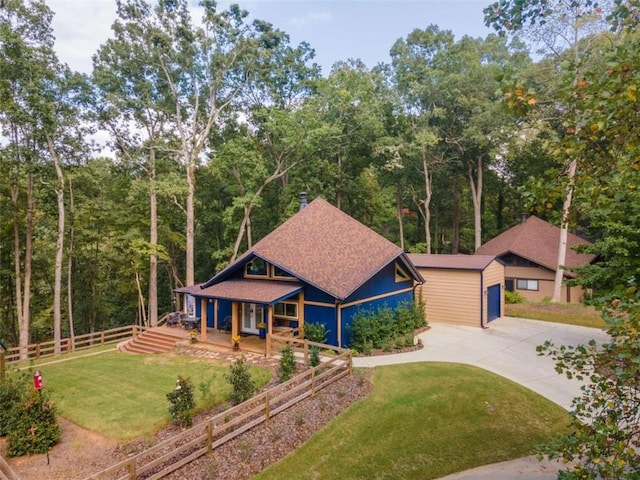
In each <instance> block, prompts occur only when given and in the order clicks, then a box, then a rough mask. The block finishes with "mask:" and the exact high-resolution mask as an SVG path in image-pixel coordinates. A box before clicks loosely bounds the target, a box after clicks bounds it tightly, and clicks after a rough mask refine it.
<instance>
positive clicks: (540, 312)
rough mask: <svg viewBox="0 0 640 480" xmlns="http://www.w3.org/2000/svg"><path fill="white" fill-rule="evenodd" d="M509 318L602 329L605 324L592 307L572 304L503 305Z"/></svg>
mask: <svg viewBox="0 0 640 480" xmlns="http://www.w3.org/2000/svg"><path fill="white" fill-rule="evenodd" d="M505 313H506V315H507V316H509V317H519V318H530V319H532V320H544V321H546V322H555V323H567V324H569V325H581V326H583V327H593V328H604V327H606V326H607V325H606V323H604V320H602V316H601V315H600V313H599V312H598V311H597V310H596V309H595V308H593V307H587V306H585V305H581V304H572V303H514V304H507V305H505Z"/></svg>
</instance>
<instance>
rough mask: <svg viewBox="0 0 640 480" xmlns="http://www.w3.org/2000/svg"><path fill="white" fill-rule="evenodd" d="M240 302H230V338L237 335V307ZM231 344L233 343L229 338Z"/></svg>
mask: <svg viewBox="0 0 640 480" xmlns="http://www.w3.org/2000/svg"><path fill="white" fill-rule="evenodd" d="M239 306H240V304H239V303H238V302H233V303H232V304H231V338H233V337H237V336H238V307H239ZM231 344H232V345H233V340H231Z"/></svg>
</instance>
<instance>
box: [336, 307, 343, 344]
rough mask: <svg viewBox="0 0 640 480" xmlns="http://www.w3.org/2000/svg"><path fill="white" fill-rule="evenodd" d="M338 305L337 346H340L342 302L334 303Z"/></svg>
mask: <svg viewBox="0 0 640 480" xmlns="http://www.w3.org/2000/svg"><path fill="white" fill-rule="evenodd" d="M336 307H338V314H337V317H338V325H337V328H338V346H339V347H341V348H342V304H340V303H339V304H338V305H336Z"/></svg>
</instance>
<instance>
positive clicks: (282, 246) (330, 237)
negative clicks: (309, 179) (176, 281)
mask: <svg viewBox="0 0 640 480" xmlns="http://www.w3.org/2000/svg"><path fill="white" fill-rule="evenodd" d="M252 255H256V256H258V257H260V258H262V259H264V260H265V261H267V262H269V263H271V264H273V265H276V266H277V267H279V268H281V269H283V270H285V271H287V272H289V273H291V274H292V275H294V276H295V277H297V278H299V279H300V280H302V281H304V282H306V283H309V284H311V285H313V286H315V287H317V288H319V289H320V290H322V291H324V292H326V293H328V294H330V295H332V296H334V297H335V298H338V299H345V298H347V297H348V296H349V295H351V294H352V293H353V292H354V291H355V290H356V289H357V288H359V287H360V286H362V285H363V284H364V283H365V282H366V281H367V280H369V279H370V278H371V277H372V276H374V275H375V274H376V273H378V272H379V271H380V270H381V269H382V268H384V267H385V266H386V265H388V264H389V263H390V262H391V261H393V260H394V259H396V258H398V257H402V262H403V264H404V265H405V266H406V267H407V268H408V269H409V270H410V271H411V272H412V274H413V276H414V277H415V278H416V279H417V280H419V281H422V280H423V279H422V277H421V276H420V274H419V273H418V272H417V271H416V270H415V267H414V266H413V265H412V264H411V262H410V261H409V260H408V258H407V257H406V255H405V254H404V252H403V251H402V249H401V248H400V247H398V246H397V245H395V244H394V243H392V242H390V241H389V240H387V239H386V238H384V237H382V236H381V235H379V234H377V233H376V232H374V231H373V230H371V229H370V228H369V227H366V226H365V225H363V224H362V223H360V222H358V221H357V220H355V219H354V218H352V217H350V216H349V215H347V214H346V213H344V212H342V211H341V210H340V209H338V208H336V207H334V206H333V205H331V204H330V203H328V202H327V201H326V200H323V199H321V198H316V199H315V200H314V201H313V202H311V203H309V204H308V206H307V207H305V208H304V209H302V210H300V211H299V212H298V213H296V214H295V215H294V216H292V217H291V218H289V219H288V220H287V221H286V222H284V223H283V224H282V225H280V226H279V227H278V228H276V229H275V230H273V231H272V232H271V233H270V234H269V235H267V236H266V237H264V238H263V239H262V240H260V241H259V242H258V243H256V244H255V245H254V246H253V248H252V249H251V250H249V251H248V252H246V253H245V254H244V255H242V257H240V258H239V259H238V260H237V261H236V262H234V263H233V264H232V265H229V266H228V267H227V268H225V269H224V270H223V271H222V272H220V273H219V274H218V275H216V276H215V277H213V278H212V279H211V280H209V281H208V282H206V283H205V284H204V285H203V286H206V285H209V286H211V285H215V284H216V283H219V282H220V281H221V280H224V279H225V278H228V275H229V273H230V272H232V271H234V270H235V269H237V268H238V265H240V264H244V263H245V262H246V259H247V257H249V256H252ZM274 283H276V282H274ZM206 288H209V287H206Z"/></svg>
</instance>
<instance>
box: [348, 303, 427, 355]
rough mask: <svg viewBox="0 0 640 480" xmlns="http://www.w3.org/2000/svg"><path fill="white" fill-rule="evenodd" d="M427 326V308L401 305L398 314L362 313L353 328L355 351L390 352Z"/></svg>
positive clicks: (415, 305)
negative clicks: (395, 344) (398, 341)
mask: <svg viewBox="0 0 640 480" xmlns="http://www.w3.org/2000/svg"><path fill="white" fill-rule="evenodd" d="M426 324H427V322H426V319H425V316H424V308H423V306H422V305H421V304H420V303H419V302H417V303H401V304H399V305H398V307H397V308H396V309H395V311H394V310H391V309H390V308H388V307H383V308H380V309H378V310H377V311H375V312H373V311H366V310H362V311H360V312H358V313H357V314H356V315H354V317H353V321H352V323H351V326H350V333H351V345H350V346H351V347H352V348H354V349H356V350H358V351H360V352H362V353H364V354H369V353H371V350H372V349H373V348H389V345H390V344H392V343H393V342H394V341H395V339H396V338H398V337H404V336H405V335H409V334H413V331H414V330H415V329H416V328H420V327H424V326H425V325H426Z"/></svg>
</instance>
